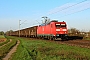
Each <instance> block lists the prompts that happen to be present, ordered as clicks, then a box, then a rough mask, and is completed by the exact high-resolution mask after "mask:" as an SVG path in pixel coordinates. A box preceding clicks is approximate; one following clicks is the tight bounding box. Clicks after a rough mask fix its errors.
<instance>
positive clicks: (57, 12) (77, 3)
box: [48, 0, 87, 15]
mask: <svg viewBox="0 0 90 60" xmlns="http://www.w3.org/2000/svg"><path fill="white" fill-rule="evenodd" d="M85 1H87V0H84V1H81V2H78V3H76V4H73V5H70V6H68V7H66V8H63V9H61V10H59V11H56V12H54V13H51V14H48V15H52V14H55V13H58V12H60V11H63V10H66V9H69V8H71V7H74V6H76V5H79V4H81V3H83V2H85Z"/></svg>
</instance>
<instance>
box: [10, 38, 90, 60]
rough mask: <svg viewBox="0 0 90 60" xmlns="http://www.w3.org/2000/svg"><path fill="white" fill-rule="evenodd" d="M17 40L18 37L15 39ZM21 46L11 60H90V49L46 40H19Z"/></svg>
mask: <svg viewBox="0 0 90 60" xmlns="http://www.w3.org/2000/svg"><path fill="white" fill-rule="evenodd" d="M13 38H15V39H16V37H13ZM17 39H18V40H20V44H19V46H18V48H17V51H16V53H14V54H13V55H12V57H11V58H10V59H9V60H89V59H90V49H88V48H81V47H75V46H69V45H66V44H58V43H55V42H50V41H46V40H32V39H26V38H17Z"/></svg>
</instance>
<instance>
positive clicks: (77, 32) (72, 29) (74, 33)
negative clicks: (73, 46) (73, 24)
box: [68, 28, 80, 35]
mask: <svg viewBox="0 0 90 60" xmlns="http://www.w3.org/2000/svg"><path fill="white" fill-rule="evenodd" d="M68 34H69V35H77V34H80V31H79V30H78V29H76V28H71V29H68Z"/></svg>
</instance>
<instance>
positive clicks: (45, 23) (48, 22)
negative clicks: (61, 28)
mask: <svg viewBox="0 0 90 60" xmlns="http://www.w3.org/2000/svg"><path fill="white" fill-rule="evenodd" d="M51 22H58V21H57V20H52V21H50V22H48V23H43V24H41V25H39V26H45V25H48V24H50V23H51ZM63 22H64V21H63Z"/></svg>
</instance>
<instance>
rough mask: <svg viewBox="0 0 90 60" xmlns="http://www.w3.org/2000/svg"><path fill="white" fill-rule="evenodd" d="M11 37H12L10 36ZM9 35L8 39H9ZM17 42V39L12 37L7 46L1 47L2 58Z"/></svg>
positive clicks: (0, 54) (0, 55) (0, 56)
mask: <svg viewBox="0 0 90 60" xmlns="http://www.w3.org/2000/svg"><path fill="white" fill-rule="evenodd" d="M9 38H10V37H9ZM9 38H8V37H7V39H9ZM15 44H16V39H12V41H11V42H10V43H8V44H6V45H5V46H3V47H1V48H0V60H1V59H2V58H3V57H4V56H5V55H6V54H7V53H8V52H9V51H10V49H11V48H12V47H13V46H14V45H15Z"/></svg>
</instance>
